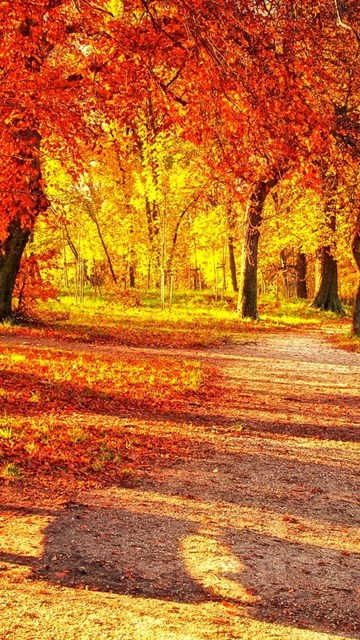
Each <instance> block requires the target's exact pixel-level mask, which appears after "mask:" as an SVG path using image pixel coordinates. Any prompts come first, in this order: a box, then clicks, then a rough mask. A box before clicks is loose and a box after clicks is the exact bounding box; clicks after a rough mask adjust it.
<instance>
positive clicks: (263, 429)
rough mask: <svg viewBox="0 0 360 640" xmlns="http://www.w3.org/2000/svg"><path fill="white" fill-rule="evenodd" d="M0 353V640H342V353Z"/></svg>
mask: <svg viewBox="0 0 360 640" xmlns="http://www.w3.org/2000/svg"><path fill="white" fill-rule="evenodd" d="M0 356H1V358H2V360H1V363H0V364H1V365H2V379H1V381H0V387H1V389H0V405H1V402H2V403H3V404H2V405H1V406H0V410H1V412H2V413H1V415H2V416H3V422H2V423H1V424H2V428H0V447H1V446H2V447H3V449H2V451H3V453H2V456H3V458H2V459H3V474H2V478H1V480H0V639H1V640H8V639H11V640H15V639H16V640H25V639H26V640H38V639H41V640H55V639H56V640H73V638H77V639H78V640H90V639H91V640H105V639H106V640H120V639H121V640H143V639H146V640H209V639H218V640H228V639H234V638H236V639H243V640H250V639H251V640H273V639H274V640H275V639H277V640H335V638H336V639H337V640H339V639H340V638H342V639H347V640H349V639H350V638H360V582H359V576H360V497H359V496H360V476H359V454H360V410H359V409H360V401H359V398H360V354H355V353H347V352H345V351H342V350H340V349H338V348H336V347H334V346H332V345H331V344H330V343H329V341H328V339H327V337H326V336H325V334H323V333H322V332H321V330H320V329H310V330H306V331H296V332H294V333H291V332H290V330H289V331H286V332H285V331H278V332H276V333H273V334H272V333H262V334H260V333H259V334H257V333H253V334H252V335H251V337H250V338H246V337H245V338H244V339H243V340H242V339H239V340H238V342H237V344H235V345H233V346H218V347H216V348H211V349H202V350H201V349H197V350H186V349H178V350H177V349H174V348H172V349H169V348H141V347H138V348H136V347H131V348H126V347H124V346H116V345H111V344H108V345H97V346H96V345H91V344H85V343H81V342H77V341H73V342H72V343H64V342H63V343H60V342H58V341H57V340H55V339H53V340H47V339H46V338H45V337H37V338H35V339H34V338H31V336H30V335H27V336H26V337H24V336H21V335H11V334H9V335H2V336H1V337H0ZM54 362H65V365H64V368H63V369H62V372H60V374H59V373H58V369H56V370H55V369H54V368H53V363H54ZM119 362H121V363H122V364H121V367H122V368H121V369H120V368H119ZM31 363H33V364H31ZM105 365H106V367H105ZM81 367H82V368H83V369H86V371H87V373H86V375H87V378H86V380H85V382H84V380H83V379H82V378H81V376H80V373H79V370H80V369H81ZM139 368H140V369H141V370H142V371H143V372H144V376H145V377H146V380H147V386H146V388H145V387H144V388H145V391H144V392H143V391H142V390H141V389H140V387H139V384H140V383H139V380H137V379H135V378H134V377H131V376H134V375H135V374H134V371H135V370H136V371H138V370H139ZM94 370H95V374H96V375H95V374H94ZM65 374H68V375H67V376H65ZM118 375H119V376H121V375H123V382H122V387H121V388H117V387H116V386H113V387H112V388H111V392H109V391H108V392H105V390H104V389H105V386H106V384H110V383H111V384H112V385H115V384H116V380H115V379H116V378H117V376H118ZM64 376H65V378H66V379H65V381H64ZM79 376H80V377H79ZM106 376H108V377H109V376H110V378H111V379H110V378H109V379H108V378H107V377H106ZM157 376H158V378H157ZM182 376H183V377H182ZM95 379H96V380H98V379H100V382H99V383H96V384H100V383H101V380H103V382H104V388H102V387H101V385H100V387H98V386H96V384H95V382H94V380H95ZM124 380H125V381H126V380H127V381H128V384H129V385H130V386H129V388H128V387H126V384H125V382H124ZM129 380H130V382H129ZM180 382H181V384H180ZM179 385H180V386H179ZM140 386H141V385H140ZM138 387H139V389H138ZM157 388H158V389H160V390H161V397H159V396H158V395H156V389H157ZM137 389H138V391H137ZM15 391H16V393H15ZM47 421H48V422H47ZM19 424H20V427H21V430H22V431H21V433H20V431H19V432H18V431H17V425H19ZM69 429H70V431H69ZM64 430H67V433H68V440H66V439H63V440H61V438H60V436H59V435H57V436H56V437H57V440H54V441H52V439H51V438H52V437H53V432H54V433H55V432H57V431H64ZM35 431H36V437H35V435H34V432H35ZM95 432H96V434H97V436H96V437H100V436H99V434H100V432H101V437H102V438H103V440H101V446H100V449H101V456H99V447H98V448H97V449H96V447H95V444H94V442H95V440H94V438H95V436H94V434H95ZM24 433H26V434H27V436H26V437H27V438H28V440H26V441H25V440H24V435H23V434H24ZM30 433H31V434H32V435H31V438H33V439H32V440H31V441H30ZM109 434H110V436H109ZM40 435H41V437H40ZM54 437H55V436H54ZM1 438H2V440H1ZM104 438H108V440H105V439H104ZM105 444H106V446H105ZM106 447H107V448H106ZM95 449H96V452H95ZM0 451H1V448H0ZM61 451H63V452H65V453H64V456H63V458H61V455H60V454H61ZM79 452H81V455H80V453H79ZM114 452H117V455H115V453H114ZM71 456H73V459H72V461H71ZM0 461H1V459H0ZM5 462H6V463H7V464H6V465H5ZM119 469H120V471H119Z"/></svg>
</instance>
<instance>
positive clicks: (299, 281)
mask: <svg viewBox="0 0 360 640" xmlns="http://www.w3.org/2000/svg"><path fill="white" fill-rule="evenodd" d="M295 270H296V296H297V298H301V299H302V300H306V298H307V297H308V293H307V284H306V274H307V260H306V255H305V253H303V252H302V251H298V252H297V256H296V263H295Z"/></svg>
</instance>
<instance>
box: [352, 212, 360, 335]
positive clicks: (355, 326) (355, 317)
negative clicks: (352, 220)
mask: <svg viewBox="0 0 360 640" xmlns="http://www.w3.org/2000/svg"><path fill="white" fill-rule="evenodd" d="M352 252H353V256H354V260H355V262H356V266H357V269H358V272H359V285H358V288H357V291H356V294H355V299H354V306H353V313H352V332H353V334H354V335H355V336H360V215H359V218H358V223H357V228H356V230H355V233H354V238H353V242H352Z"/></svg>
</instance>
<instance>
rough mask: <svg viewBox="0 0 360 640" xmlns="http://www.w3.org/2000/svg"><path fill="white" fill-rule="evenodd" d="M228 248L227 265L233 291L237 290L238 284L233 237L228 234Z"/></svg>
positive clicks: (236, 291)
mask: <svg viewBox="0 0 360 640" xmlns="http://www.w3.org/2000/svg"><path fill="white" fill-rule="evenodd" d="M228 248H229V266H230V274H231V282H232V286H233V290H234V292H235V293H238V291H239V285H238V281H237V273H236V262H235V250H234V238H233V237H232V236H231V235H230V236H228Z"/></svg>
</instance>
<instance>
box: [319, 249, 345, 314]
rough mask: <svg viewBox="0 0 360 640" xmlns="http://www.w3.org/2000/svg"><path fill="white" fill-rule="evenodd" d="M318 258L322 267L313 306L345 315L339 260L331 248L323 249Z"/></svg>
mask: <svg viewBox="0 0 360 640" xmlns="http://www.w3.org/2000/svg"><path fill="white" fill-rule="evenodd" d="M317 258H318V261H319V267H320V268H319V271H320V278H319V285H318V288H317V291H316V293H315V297H314V300H313V303H312V306H313V307H315V308H317V309H322V310H323V311H333V312H334V313H338V314H339V315H343V314H344V310H343V308H342V305H341V302H340V299H339V295H338V268H337V260H335V258H334V256H333V255H332V253H331V247H330V246H326V247H322V248H321V249H320V250H319V251H318V256H317Z"/></svg>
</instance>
